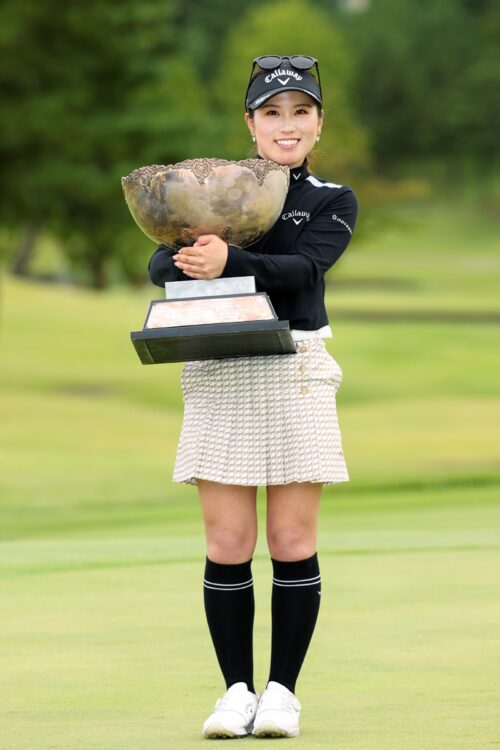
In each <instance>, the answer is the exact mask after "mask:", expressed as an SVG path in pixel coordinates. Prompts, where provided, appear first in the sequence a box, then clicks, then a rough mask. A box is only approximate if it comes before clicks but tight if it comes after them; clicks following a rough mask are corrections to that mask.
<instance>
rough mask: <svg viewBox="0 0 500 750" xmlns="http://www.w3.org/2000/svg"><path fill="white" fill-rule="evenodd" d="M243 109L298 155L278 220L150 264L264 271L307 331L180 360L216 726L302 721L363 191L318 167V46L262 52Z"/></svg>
mask: <svg viewBox="0 0 500 750" xmlns="http://www.w3.org/2000/svg"><path fill="white" fill-rule="evenodd" d="M313 68H314V69H315V73H316V76H315V75H314V74H313V72H312V70H313ZM245 120H246V124H247V126H248V129H249V131H250V134H251V136H252V138H253V140H254V142H255V143H256V147H257V156H258V158H259V157H260V158H264V159H270V160H273V161H275V162H276V163H278V164H282V165H287V166H288V167H289V168H290V188H289V191H288V194H287V198H286V202H285V206H284V209H283V212H282V215H281V217H280V219H278V221H277V222H276V224H275V225H274V227H273V228H272V229H271V231H270V232H269V233H268V234H267V235H266V236H265V237H264V238H263V239H262V240H260V241H259V242H257V243H255V244H254V245H252V246H251V248H250V249H248V250H243V249H241V248H239V247H237V246H235V245H230V244H229V245H228V244H227V243H226V242H224V241H223V240H222V239H220V238H219V237H216V236H214V235H204V236H202V237H199V238H198V240H197V242H196V243H195V245H193V246H192V247H184V248H182V249H180V250H179V251H178V252H176V251H174V250H171V249H169V248H166V247H164V246H160V247H159V248H158V249H157V251H156V252H155V254H154V255H153V257H152V258H151V261H150V265H149V271H150V276H151V279H152V281H153V282H154V283H155V284H158V285H159V286H163V284H164V283H165V281H174V280H182V279H186V280H187V279H215V278H218V277H221V276H223V277H227V276H247V275H251V276H254V277H255V280H256V286H257V290H258V291H266V292H267V293H268V294H269V296H270V298H271V301H272V303H273V306H274V309H275V311H276V313H277V315H278V318H280V319H285V320H289V321H290V327H291V329H292V335H293V337H294V339H295V341H296V350H297V351H296V354H292V355H271V356H258V357H241V358H228V359H222V360H204V361H198V362H188V363H186V365H185V367H184V370H183V374H182V390H183V397H184V405H185V412H184V421H183V425H182V432H181V437H180V442H179V448H178V453H177V460H176V466H175V471H174V480H175V481H178V482H186V483H190V484H196V485H197V486H198V491H199V497H200V502H201V507H202V511H203V517H204V523H205V533H206V540H207V557H206V565H205V578H204V602H205V611H206V616H207V621H208V625H209V629H210V633H211V636H212V640H213V643H214V647H215V651H216V654H217V658H218V661H219V664H220V667H221V670H222V673H223V676H224V679H225V682H226V693H225V694H224V696H223V697H222V698H221V699H220V700H218V701H217V703H216V706H215V710H214V711H213V713H212V714H211V715H210V716H209V717H208V719H207V720H206V721H205V723H204V726H203V735H204V736H205V737H207V738H216V737H241V736H244V735H246V734H249V733H252V734H254V735H255V736H257V737H269V736H271V737H275V736H277V737H295V736H297V735H298V734H299V713H300V709H301V706H300V703H299V701H298V699H297V698H296V697H295V695H294V692H295V683H296V680H297V677H298V674H299V671H300V669H301V666H302V663H303V660H304V657H305V655H306V651H307V649H308V646H309V643H310V640H311V636H312V634H313V630H314V627H315V623H316V619H317V615H318V610H319V603H320V594H321V579H320V571H319V564H318V556H317V553H316V529H317V520H318V511H319V505H320V493H321V488H322V485H323V484H335V483H337V482H346V481H348V480H349V476H348V473H347V469H346V465H345V461H344V456H343V452H342V445H341V435H340V430H339V425H338V421H337V414H336V407H335V395H336V391H337V389H338V388H339V386H340V383H341V380H342V371H341V368H340V367H339V365H338V363H337V362H336V361H335V360H334V359H333V357H332V356H331V355H330V354H329V353H328V352H327V350H326V347H325V343H324V338H328V337H331V336H332V333H331V330H330V327H329V325H328V318H327V314H326V310H325V305H324V290H325V284H324V275H325V273H326V271H328V269H329V268H330V267H331V266H332V265H333V263H335V262H336V261H337V260H338V258H339V257H340V255H341V254H342V252H343V251H344V250H345V248H346V247H347V245H348V243H349V240H350V239H351V235H352V230H353V227H354V223H355V220H356V213H357V204H356V198H355V196H354V194H353V192H352V191H351V189H350V188H349V187H346V186H342V185H338V184H335V183H331V182H326V181H324V180H320V179H317V178H316V177H314V176H312V175H311V174H310V173H309V171H308V168H307V157H308V155H309V153H310V152H311V150H312V149H313V147H314V144H315V143H316V141H317V140H319V137H320V133H321V128H322V127H323V109H322V94H321V86H320V82H319V70H318V66H317V62H316V60H314V58H310V57H306V56H290V57H280V56H266V57H261V58H256V60H254V65H253V68H252V74H251V76H250V82H249V86H248V89H247V95H246V113H245ZM259 485H263V486H266V493H267V541H268V547H269V552H270V556H271V559H272V566H273V593H272V605H271V609H272V639H271V640H272V643H271V664H270V673H269V679H268V681H267V685H266V688H265V690H264V691H263V693H262V694H261V696H260V699H259V698H258V696H257V694H256V691H255V687H254V683H253V651H252V648H253V647H252V631H253V619H254V595H253V580H252V573H251V562H252V555H253V552H254V549H255V544H256V540H257V514H256V492H257V486H259Z"/></svg>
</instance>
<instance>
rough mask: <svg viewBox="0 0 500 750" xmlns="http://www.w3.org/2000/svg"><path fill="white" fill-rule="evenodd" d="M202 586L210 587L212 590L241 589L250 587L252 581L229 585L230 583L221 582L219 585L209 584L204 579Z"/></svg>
mask: <svg viewBox="0 0 500 750" xmlns="http://www.w3.org/2000/svg"><path fill="white" fill-rule="evenodd" d="M203 586H204V588H206V589H212V590H213V591H243V589H251V588H252V586H253V581H252V582H250V583H247V584H245V585H242V584H237V585H236V586H231V585H230V584H222V585H221V586H211V585H210V584H208V583H207V582H206V581H204V582H203Z"/></svg>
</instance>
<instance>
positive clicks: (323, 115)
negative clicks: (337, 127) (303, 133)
mask: <svg viewBox="0 0 500 750" xmlns="http://www.w3.org/2000/svg"><path fill="white" fill-rule="evenodd" d="M324 117H325V113H324V111H323V110H321V114H320V115H318V135H321V129H322V127H323V120H324Z"/></svg>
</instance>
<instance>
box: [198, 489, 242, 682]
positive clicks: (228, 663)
mask: <svg viewBox="0 0 500 750" xmlns="http://www.w3.org/2000/svg"><path fill="white" fill-rule="evenodd" d="M198 488H199V495H200V502H201V506H202V510H203V517H204V521H205V534H206V540H207V559H206V565H205V580H204V587H203V592H204V602H205V612H206V616H207V622H208V626H209V629H210V634H211V636H212V641H213V644H214V647H215V652H216V654H217V659H218V661H219V665H220V668H221V670H222V673H223V675H224V678H225V681H226V687H227V689H229V688H230V687H231V685H233V684H235V683H238V682H245V683H246V684H247V687H248V689H249V690H250V691H252V692H255V689H254V686H253V643H252V641H253V620H254V611H255V606H254V594H253V580H252V572H251V562H252V559H251V558H252V555H253V552H254V549H255V544H256V541H257V510H256V495H257V489H256V487H242V486H238V485H227V484H220V483H218V482H209V481H207V480H201V479H200V480H198Z"/></svg>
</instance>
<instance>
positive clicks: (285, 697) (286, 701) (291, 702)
mask: <svg viewBox="0 0 500 750" xmlns="http://www.w3.org/2000/svg"><path fill="white" fill-rule="evenodd" d="M266 704H267V705H266ZM259 707H260V708H261V709H264V710H265V709H267V708H271V709H273V708H274V709H275V708H276V695H275V694H270V693H263V695H262V698H261V701H260V706H259ZM280 708H281V710H282V711H292V712H294V713H296V712H297V704H296V699H295V698H294V697H293V695H289V694H287V693H284V692H283V693H280Z"/></svg>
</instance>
